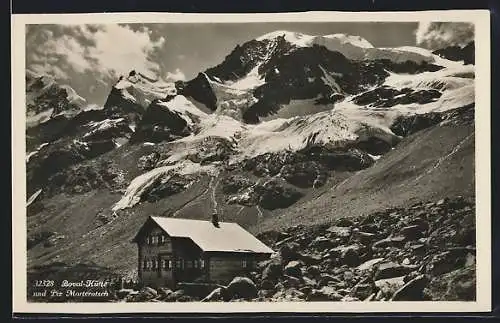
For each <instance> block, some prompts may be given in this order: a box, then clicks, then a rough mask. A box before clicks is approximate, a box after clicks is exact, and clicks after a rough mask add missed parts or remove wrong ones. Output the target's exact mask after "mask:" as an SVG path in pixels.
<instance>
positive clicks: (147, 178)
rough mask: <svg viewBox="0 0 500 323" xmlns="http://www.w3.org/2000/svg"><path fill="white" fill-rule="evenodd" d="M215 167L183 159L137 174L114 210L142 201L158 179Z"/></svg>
mask: <svg viewBox="0 0 500 323" xmlns="http://www.w3.org/2000/svg"><path fill="white" fill-rule="evenodd" d="M214 171H215V168H214V167H213V166H210V165H204V166H201V165H200V164H196V163H193V162H190V161H182V162H180V163H177V164H175V165H169V166H162V167H158V168H155V169H153V170H151V171H149V172H147V173H144V174H142V175H140V176H137V177H136V178H134V179H133V180H132V182H131V183H130V185H129V186H128V187H127V190H126V191H125V194H124V195H123V197H122V198H121V199H120V200H119V201H118V202H116V203H115V205H114V206H113V207H112V210H113V211H118V210H121V209H126V208H130V207H132V206H134V205H136V204H137V203H139V202H140V200H141V196H142V195H143V194H144V192H146V190H147V189H148V188H150V187H151V185H153V184H154V183H155V182H156V181H157V180H158V179H160V178H162V177H166V178H167V179H168V178H169V177H171V176H172V175H174V174H179V175H188V174H195V173H212V172H214Z"/></svg>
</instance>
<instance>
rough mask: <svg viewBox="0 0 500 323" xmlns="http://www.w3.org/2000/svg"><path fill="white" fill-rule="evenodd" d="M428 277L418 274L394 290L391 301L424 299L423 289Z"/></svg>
mask: <svg viewBox="0 0 500 323" xmlns="http://www.w3.org/2000/svg"><path fill="white" fill-rule="evenodd" d="M428 282H429V279H428V278H427V277H425V276H424V275H418V276H417V277H415V278H413V279H412V280H410V281H409V282H407V283H406V284H405V285H404V286H403V287H401V288H400V289H398V290H397V291H396V292H394V295H393V296H392V298H391V301H422V300H424V296H423V291H424V288H425V287H426V286H427V283H428Z"/></svg>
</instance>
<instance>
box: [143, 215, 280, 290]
mask: <svg viewBox="0 0 500 323" xmlns="http://www.w3.org/2000/svg"><path fill="white" fill-rule="evenodd" d="M134 242H135V243H137V248H138V264H137V265H138V276H139V280H140V282H141V283H142V284H143V285H146V286H156V287H159V286H167V287H175V285H176V284H177V283H180V282H211V283H213V282H217V283H227V282H228V281H230V280H231V279H232V278H234V277H235V276H239V275H244V274H247V273H248V272H250V271H252V270H254V268H255V266H256V263H257V262H259V261H262V260H265V259H267V258H269V256H270V255H271V254H272V253H273V250H271V249H270V248H269V247H267V246H266V245H264V244H263V243H262V242H260V241H259V240H258V239H257V238H255V237H254V236H253V235H251V234H250V233H249V232H247V231H246V230H244V229H243V228H242V227H240V226H239V225H238V224H236V223H226V222H221V223H217V225H214V224H213V223H211V222H209V221H200V220H188V219H173V218H163V217H149V218H148V219H147V220H146V222H145V223H144V225H143V226H142V227H141V229H140V230H139V232H138V233H137V235H136V237H135V238H134Z"/></svg>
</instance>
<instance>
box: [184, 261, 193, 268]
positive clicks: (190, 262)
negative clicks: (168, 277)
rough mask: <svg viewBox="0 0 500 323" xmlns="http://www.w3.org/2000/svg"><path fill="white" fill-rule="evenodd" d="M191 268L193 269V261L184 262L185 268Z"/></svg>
mask: <svg viewBox="0 0 500 323" xmlns="http://www.w3.org/2000/svg"><path fill="white" fill-rule="evenodd" d="M192 267H193V261H191V260H186V268H192Z"/></svg>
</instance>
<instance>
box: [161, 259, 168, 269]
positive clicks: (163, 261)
mask: <svg viewBox="0 0 500 323" xmlns="http://www.w3.org/2000/svg"><path fill="white" fill-rule="evenodd" d="M161 269H167V261H166V260H165V259H162V260H161Z"/></svg>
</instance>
